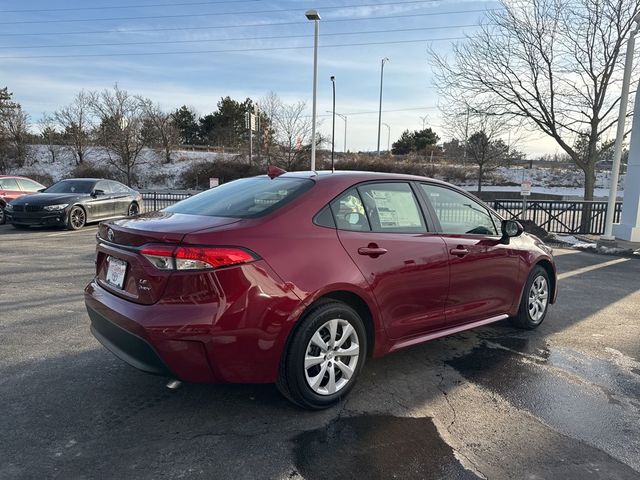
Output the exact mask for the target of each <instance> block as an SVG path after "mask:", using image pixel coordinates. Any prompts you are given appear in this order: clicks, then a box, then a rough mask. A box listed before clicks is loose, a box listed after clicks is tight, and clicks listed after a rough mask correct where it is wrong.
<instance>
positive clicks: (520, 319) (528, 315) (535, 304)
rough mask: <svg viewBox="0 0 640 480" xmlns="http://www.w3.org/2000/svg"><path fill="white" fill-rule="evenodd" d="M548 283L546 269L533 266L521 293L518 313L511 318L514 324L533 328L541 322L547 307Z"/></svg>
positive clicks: (527, 328) (529, 328) (519, 326)
mask: <svg viewBox="0 0 640 480" xmlns="http://www.w3.org/2000/svg"><path fill="white" fill-rule="evenodd" d="M550 285H551V284H550V282H549V274H548V273H547V271H546V270H545V269H544V268H542V267H540V266H537V267H535V268H534V269H533V271H532V272H531V274H529V279H528V280H527V284H526V285H525V288H524V292H523V293H522V299H521V300H520V309H519V310H518V314H517V315H516V316H515V317H513V318H511V323H512V324H513V325H514V326H516V327H518V328H524V329H526V330H533V329H534V328H537V327H538V326H539V325H540V324H541V323H542V322H543V320H544V319H545V317H546V316H547V310H548V309H549V300H550V298H551V288H550Z"/></svg>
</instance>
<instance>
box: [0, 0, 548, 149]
mask: <svg viewBox="0 0 640 480" xmlns="http://www.w3.org/2000/svg"><path fill="white" fill-rule="evenodd" d="M497 6H498V5H497V2H494V1H475V0H468V1H467V0H460V1H438V0H424V1H417V0H397V1H395V2H393V1H390V0H328V1H322V2H320V1H317V0H313V1H309V0H279V1H268V0H241V1H239V0H228V1H222V0H174V1H170V0H129V2H128V3H126V2H125V1H124V0H95V1H91V2H86V1H81V0H66V1H62V0H61V1H57V2H51V1H47V0H21V1H18V0H0V86H4V85H6V86H8V87H9V90H10V91H12V92H13V93H14V99H15V100H16V101H18V102H20V103H21V104H22V106H23V107H24V108H25V110H26V111H27V112H29V114H30V115H31V118H32V121H34V122H37V121H38V119H39V118H41V117H42V114H43V113H45V112H51V111H54V110H56V109H57V108H59V107H61V106H62V105H64V104H66V103H69V102H70V101H71V100H72V99H73V97H74V95H75V94H76V93H77V92H78V91H80V90H82V89H85V90H100V89H104V88H109V87H112V86H113V85H114V84H116V83H117V84H118V85H119V87H120V88H123V89H125V90H127V91H129V92H130V93H132V94H135V95H143V96H146V97H149V98H151V99H152V100H154V101H156V102H159V103H160V104H161V105H162V106H163V107H164V108H166V109H175V108H177V107H179V106H181V105H183V104H186V105H189V106H192V107H194V108H195V109H196V110H197V111H198V112H199V113H200V114H206V113H209V112H211V111H213V110H215V105H216V103H217V101H218V100H219V99H220V98H221V97H223V96H230V97H232V98H235V99H237V100H244V99H245V98H247V97H250V98H252V99H254V100H256V101H259V99H260V98H261V97H264V96H265V95H266V94H267V93H268V92H271V91H273V92H275V93H277V94H278V95H279V96H280V97H281V98H282V99H283V101H285V102H288V103H293V102H297V101H300V100H302V101H305V102H306V103H307V106H308V110H309V114H310V113H311V100H312V75H313V23H312V22H309V21H308V20H306V18H305V16H304V13H305V11H306V10H307V9H311V8H315V9H317V10H318V11H319V13H320V15H321V17H322V19H321V21H320V49H319V61H318V94H317V98H318V115H319V118H318V119H319V121H320V127H319V130H320V131H321V132H322V133H324V134H325V136H330V133H331V116H330V114H327V112H328V111H330V110H331V108H332V100H331V99H332V91H331V81H330V77H331V76H332V75H334V76H335V77H336V111H337V112H338V113H342V114H346V115H347V119H348V120H347V122H348V129H347V148H348V149H349V150H351V151H357V150H375V149H376V143H377V127H378V118H377V117H378V114H377V112H378V102H379V88H380V62H381V59H382V58H385V57H387V58H389V62H388V63H387V64H386V65H385V71H384V89H383V114H382V121H383V122H384V123H386V124H387V125H389V130H390V133H391V136H390V138H391V143H393V141H394V140H395V139H397V138H398V137H399V136H400V134H401V133H402V131H404V130H405V129H410V130H414V129H420V128H422V125H423V121H424V125H425V126H430V127H432V128H434V130H436V132H437V133H438V134H439V135H440V137H441V138H442V139H447V138H448V135H447V132H446V130H445V129H443V128H442V126H441V123H442V119H441V115H440V111H439V109H438V105H439V99H438V96H437V94H436V91H435V90H434V88H433V84H432V70H431V67H430V65H429V56H428V54H427V50H428V48H429V47H431V48H433V49H434V50H436V51H438V52H439V53H445V54H446V53H447V52H450V49H451V44H452V42H454V41H459V40H456V39H460V38H461V37H464V35H465V34H470V33H473V31H474V30H476V29H477V28H478V25H479V24H480V23H481V22H482V19H483V17H484V15H485V12H486V10H487V9H492V8H497ZM367 32H368V33H367ZM269 37H271V38H269ZM274 37H275V38H274ZM332 45H334V46H332ZM230 50H231V51H230ZM194 52H195V53H194ZM425 117H426V118H425ZM336 122H337V123H336V150H338V151H340V150H342V148H343V144H344V123H342V120H340V119H339V118H338V119H337V120H336ZM387 132H388V130H387V127H384V126H383V127H382V139H381V149H386V145H387V138H388V136H387ZM520 148H521V149H523V150H524V151H525V152H526V153H528V154H529V155H531V156H533V155H538V154H541V153H555V152H557V151H558V148H557V146H556V145H555V144H554V143H553V142H551V141H549V140H548V139H545V138H544V137H538V136H533V137H529V138H527V139H526V140H525V141H524V143H523V144H521V145H520Z"/></svg>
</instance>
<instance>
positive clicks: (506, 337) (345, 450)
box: [0, 226, 640, 480]
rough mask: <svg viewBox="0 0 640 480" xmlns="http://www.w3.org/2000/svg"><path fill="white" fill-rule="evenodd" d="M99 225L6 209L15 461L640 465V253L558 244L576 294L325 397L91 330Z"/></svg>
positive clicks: (4, 468) (405, 467) (315, 473)
mask: <svg viewBox="0 0 640 480" xmlns="http://www.w3.org/2000/svg"><path fill="white" fill-rule="evenodd" d="M94 235H95V227H89V228H87V229H85V230H83V231H81V232H64V231H58V230H37V231H27V232H19V231H15V230H13V229H12V228H11V227H9V226H0V406H1V410H0V413H1V415H0V431H1V432H3V433H2V435H3V437H2V440H1V441H0V478H2V479H14V478H38V479H40V478H61V479H62V478H63V479H75V478H154V479H155V478H208V479H210V478H225V479H226V478H234V479H235V478H247V479H253V478H309V479H316V478H374V479H375V478H385V479H386V478H402V479H410V478H420V479H429V478H460V479H467V478H501V479H502V478H504V479H512V478H531V479H543V478H544V479H547V478H548V479H556V478H563V479H574V478H575V479H580V480H586V479H605V478H606V479H631V478H640V320H638V312H639V311H640V259H633V258H612V257H607V256H597V255H593V254H590V253H583V252H576V251H570V250H559V251H558V252H557V253H558V256H557V262H558V266H559V270H560V273H561V276H560V297H559V300H558V304H557V305H555V306H553V307H552V309H551V311H550V314H549V316H548V317H547V319H546V321H545V323H544V324H543V325H542V326H541V327H540V328H539V329H538V330H536V331H534V332H523V331H519V330H515V329H513V328H511V327H509V326H508V325H506V324H496V325H493V326H489V327H485V328H481V329H477V330H474V331H467V332H463V333H461V334H458V335H455V336H452V337H448V338H444V339H439V340H435V341H432V342H429V343H427V344H423V345H419V346H417V347H414V348H410V349H406V350H403V351H400V352H397V353H396V354H393V355H390V356H387V357H384V358H381V359H377V360H373V361H369V362H368V364H367V365H366V367H365V370H364V371H363V375H362V377H361V378H360V380H359V382H358V384H357V385H356V388H355V389H354V390H353V392H352V393H351V395H350V396H349V397H348V398H347V399H346V400H345V401H344V402H342V403H341V404H339V405H338V406H336V407H335V408H332V409H330V410H327V411H323V412H307V411H302V410H299V409H297V408H295V407H293V406H291V405H290V404H289V403H288V402H287V401H285V400H284V399H282V398H281V397H280V395H279V394H278V392H277V391H276V389H275V388H274V387H273V386H270V385H263V386H253V385H218V386H215V385H214V386H209V385H184V386H183V387H182V388H181V389H179V390H177V391H175V392H173V391H169V390H167V389H166V388H165V387H164V382H163V381H162V380H161V379H159V378H158V377H153V376H148V375H145V374H142V373H140V372H137V371H136V370H134V369H132V368H130V367H128V366H127V365H124V364H123V363H122V362H120V361H119V360H117V359H116V358H115V357H113V356H112V355H111V354H110V353H109V352H107V351H106V350H104V349H103V348H102V347H101V346H100V345H99V344H98V343H97V341H95V340H94V339H93V337H92V336H91V334H90V333H89V330H88V323H87V318H86V312H85V310H84V306H83V303H82V295H81V292H82V287H83V286H84V284H86V283H87V282H88V281H89V279H90V278H91V276H92V270H93V246H94V239H93V237H94Z"/></svg>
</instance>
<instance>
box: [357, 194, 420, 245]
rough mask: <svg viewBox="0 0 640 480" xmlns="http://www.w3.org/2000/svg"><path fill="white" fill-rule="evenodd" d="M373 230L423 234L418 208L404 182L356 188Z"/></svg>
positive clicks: (413, 196)
mask: <svg viewBox="0 0 640 480" xmlns="http://www.w3.org/2000/svg"><path fill="white" fill-rule="evenodd" d="M358 191H359V192H360V196H361V197H362V201H363V203H364V207H365V211H366V213H367V216H368V218H369V222H370V223H371V229H372V230H373V231H374V232H381V233H384V232H390V233H423V232H426V231H427V227H426V225H425V221H424V218H423V216H422V211H421V210H420V206H419V205H418V201H417V199H416V197H415V195H414V194H413V191H412V190H411V186H410V185H409V184H408V183H403V182H390V183H369V184H365V185H361V186H359V187H358Z"/></svg>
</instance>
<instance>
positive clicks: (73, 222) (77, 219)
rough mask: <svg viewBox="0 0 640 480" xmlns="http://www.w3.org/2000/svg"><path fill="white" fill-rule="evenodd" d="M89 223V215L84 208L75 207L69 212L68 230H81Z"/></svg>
mask: <svg viewBox="0 0 640 480" xmlns="http://www.w3.org/2000/svg"><path fill="white" fill-rule="evenodd" d="M86 223H87V214H86V213H85V212H84V209H83V208H82V207H73V208H72V209H71V211H70V212H69V221H68V222H67V228H68V229H69V230H80V229H81V228H82V227H84V225H85V224H86Z"/></svg>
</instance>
